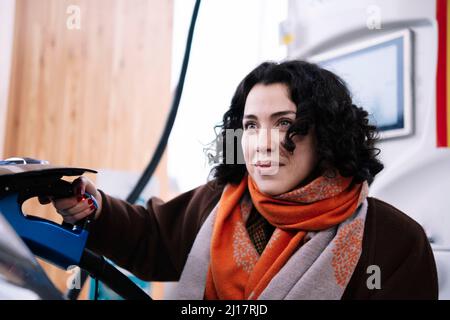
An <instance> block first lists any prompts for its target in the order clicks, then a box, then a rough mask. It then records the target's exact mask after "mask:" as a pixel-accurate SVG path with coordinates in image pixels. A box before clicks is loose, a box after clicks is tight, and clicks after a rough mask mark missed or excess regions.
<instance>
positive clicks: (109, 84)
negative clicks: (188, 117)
mask: <svg viewBox="0 0 450 320" xmlns="http://www.w3.org/2000/svg"><path fill="white" fill-rule="evenodd" d="M70 5H76V6H78V7H79V9H80V13H81V20H80V22H81V24H80V26H81V29H79V30H77V29H72V30H71V29H69V28H68V27H67V20H68V19H70V18H71V17H73V16H72V15H71V14H68V13H67V9H68V7H69V6H70ZM172 16H173V1H172V0H39V1H36V0H17V2H16V17H15V37H14V50H13V65H12V71H11V72H12V77H11V84H10V94H9V104H8V110H7V125H6V133H5V142H4V145H5V146H4V157H5V158H6V157H11V156H28V157H35V158H38V159H46V160H49V161H50V162H51V163H52V164H57V165H68V166H81V167H88V168H106V169H114V170H129V171H136V172H140V171H141V170H143V168H144V167H145V165H146V164H147V162H148V160H149V159H150V157H151V155H152V154H153V150H154V148H155V147H156V143H157V141H158V139H159V137H160V134H161V132H162V128H163V126H164V123H165V119H166V116H167V110H168V107H169V105H170V101H171V92H170V67H171V41H172ZM156 177H157V178H158V181H159V185H160V187H161V194H160V196H161V197H162V198H163V199H164V198H165V195H166V194H167V192H168V182H167V180H168V179H167V174H166V157H164V158H163V161H162V162H161V164H160V166H159V168H158V171H157V173H156ZM27 205H28V204H27ZM38 207H39V206H38V205H36V203H31V204H29V208H31V209H28V210H33V209H36V210H38V211H39V210H40V209H37V208H38ZM41 207H42V206H41ZM41 215H44V216H46V217H49V218H51V219H53V220H58V219H59V218H58V217H57V215H56V213H55V212H54V211H53V210H51V209H50V208H47V209H45V210H44V211H43V212H42V213H41ZM45 268H46V269H47V272H48V274H49V275H50V277H51V278H52V279H53V280H54V282H55V283H56V284H57V286H58V287H59V288H60V289H61V290H62V291H65V286H66V285H65V282H66V277H67V273H66V272H64V271H61V270H58V269H56V268H54V267H52V266H49V265H46V266H45Z"/></svg>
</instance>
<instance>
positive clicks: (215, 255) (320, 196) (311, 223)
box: [205, 176, 364, 300]
mask: <svg viewBox="0 0 450 320" xmlns="http://www.w3.org/2000/svg"><path fill="white" fill-rule="evenodd" d="M351 182H352V178H344V177H341V176H336V177H334V178H327V177H325V176H321V177H319V178H317V179H315V180H314V181H312V182H311V183H309V184H308V185H306V186H304V187H301V188H298V189H296V190H294V191H291V192H288V193H284V194H282V195H279V196H274V197H271V196H268V195H266V194H264V193H262V192H260V191H259V190H258V188H257V186H256V184H255V182H254V181H253V179H251V177H250V176H245V177H244V178H243V179H242V181H241V183H240V184H239V185H231V184H229V185H227V188H225V190H224V193H223V194H222V197H221V199H220V203H219V209H218V212H217V217H216V221H215V224H214V228H213V234H212V239H211V252H210V253H211V260H210V265H209V269H208V274H207V278H206V288H205V299H208V300H209V299H211V300H212V299H240V300H242V299H257V298H258V296H259V295H260V294H261V292H262V291H263V290H264V289H265V288H266V286H267V285H268V284H269V282H270V280H271V279H272V278H273V277H274V276H275V275H276V274H277V273H278V272H279V271H280V269H281V268H282V267H283V266H284V264H285V263H286V262H287V261H288V259H289V258H290V257H291V256H292V255H293V254H294V253H295V251H296V250H297V249H298V248H299V247H300V246H301V245H302V244H303V239H304V236H305V235H306V233H307V232H308V231H319V230H324V229H328V228H330V227H332V226H334V225H337V224H340V223H341V222H343V221H344V220H346V219H347V218H349V217H350V216H352V215H353V214H354V213H355V211H356V209H357V207H358V205H359V204H360V203H361V202H362V201H363V200H364V195H363V194H364V192H361V191H362V184H353V185H352V184H351ZM247 190H248V191H249V192H250V196H251V200H252V202H253V205H254V206H255V207H256V209H257V210H258V212H259V213H260V214H262V215H263V216H264V218H266V220H267V221H268V222H269V223H270V224H272V225H274V226H275V227H276V229H275V231H274V233H273V234H272V237H271V238H270V240H269V242H268V243H267V245H266V248H265V249H264V251H263V253H262V255H261V256H259V255H258V253H257V252H256V250H255V248H254V246H253V244H252V242H251V240H250V238H249V236H248V233H247V230H246V229H245V221H244V220H243V217H242V212H241V206H240V205H239V204H240V201H241V198H242V197H243V195H244V193H245V192H246V191H247Z"/></svg>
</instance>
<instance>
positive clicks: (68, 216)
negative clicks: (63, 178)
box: [39, 176, 102, 224]
mask: <svg viewBox="0 0 450 320" xmlns="http://www.w3.org/2000/svg"><path fill="white" fill-rule="evenodd" d="M72 186H73V192H74V196H73V197H70V198H63V199H44V198H39V202H40V203H41V204H47V203H50V201H51V202H52V203H53V205H54V206H55V208H56V211H57V212H58V213H59V214H60V215H61V216H62V217H63V220H64V222H68V223H70V224H75V223H76V222H77V221H80V220H82V219H84V218H86V217H88V216H90V215H91V214H92V213H93V212H94V210H95V206H94V203H93V201H92V200H91V199H88V198H85V197H84V194H85V193H86V192H87V193H89V194H91V195H92V196H93V197H94V198H95V200H96V201H97V204H98V208H97V211H96V212H95V217H94V219H97V218H98V217H99V215H100V213H101V211H102V197H101V194H100V192H98V190H97V188H96V187H95V185H94V184H93V183H92V181H90V180H89V179H88V178H86V177H83V176H81V177H79V178H77V179H75V180H74V181H73V183H72Z"/></svg>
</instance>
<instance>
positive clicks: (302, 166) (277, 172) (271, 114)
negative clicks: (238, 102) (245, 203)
mask: <svg viewBox="0 0 450 320" xmlns="http://www.w3.org/2000/svg"><path fill="white" fill-rule="evenodd" d="M296 110H297V108H296V106H295V104H294V102H292V101H291V100H290V97H289V91H288V87H287V86H286V85H285V84H281V83H275V84H269V85H264V84H257V85H255V86H254V87H253V88H252V89H251V91H250V92H249V94H248V96H247V100H246V102H245V108H244V116H243V120H242V121H243V128H244V133H243V136H242V149H243V151H244V159H245V165H246V167H247V171H248V173H249V175H250V176H251V177H252V178H253V180H254V181H255V183H256V185H257V186H258V188H259V190H260V191H261V192H263V193H266V194H268V195H279V194H282V193H285V192H287V191H291V190H292V189H294V188H295V187H297V186H298V185H299V184H302V183H303V182H305V179H307V178H309V176H310V174H311V173H312V171H313V170H314V168H315V166H316V163H317V153H316V141H315V136H314V134H313V133H312V132H313V131H312V130H310V131H309V133H308V135H306V136H299V135H295V136H294V137H293V138H292V141H293V142H294V143H295V150H294V152H293V154H290V153H289V152H288V151H287V150H286V149H284V148H283V147H282V146H281V142H282V141H284V136H285V134H286V131H287V129H288V128H289V126H290V125H291V124H292V123H293V122H294V121H295V118H296Z"/></svg>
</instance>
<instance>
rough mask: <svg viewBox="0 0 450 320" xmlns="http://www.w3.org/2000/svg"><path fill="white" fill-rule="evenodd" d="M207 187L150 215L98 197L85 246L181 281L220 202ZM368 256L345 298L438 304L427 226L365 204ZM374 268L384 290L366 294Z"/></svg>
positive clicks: (142, 273) (151, 208)
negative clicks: (99, 205)
mask: <svg viewBox="0 0 450 320" xmlns="http://www.w3.org/2000/svg"><path fill="white" fill-rule="evenodd" d="M222 190H223V187H221V186H218V185H217V184H216V183H215V181H210V182H208V183H207V184H205V185H202V186H200V187H198V188H196V189H193V190H191V191H188V192H186V193H183V194H181V195H179V196H178V197H176V198H174V199H172V200H171V201H168V202H166V203H164V202H163V201H162V200H160V199H158V198H156V197H152V198H151V199H150V200H149V201H148V203H147V209H146V208H144V207H142V206H137V205H130V204H128V203H127V202H125V201H122V200H119V199H115V198H113V197H110V196H108V195H106V194H104V193H103V192H101V194H102V197H103V209H102V210H103V211H102V214H101V215H100V217H99V219H98V220H97V221H95V222H94V223H93V225H92V229H91V235H90V238H89V243H88V246H89V247H90V248H91V249H93V250H94V251H96V252H97V253H99V254H102V255H104V256H106V257H108V258H109V259H111V260H112V261H114V262H115V263H117V264H118V265H119V266H121V267H123V268H125V269H127V270H130V271H131V272H132V273H134V274H135V275H136V276H138V277H140V278H142V279H144V280H149V281H150V280H152V281H176V280H178V279H179V277H180V275H181V272H182V270H183V266H184V264H185V262H186V259H187V256H188V254H189V251H190V249H191V247H192V245H193V243H194V240H195V237H196V235H197V233H198V231H199V230H200V227H201V226H202V224H203V222H204V221H205V220H206V218H207V216H208V214H209V213H210V212H211V210H212V209H213V207H214V206H215V205H216V204H217V202H218V201H219V199H220V196H221V193H222ZM368 204H369V205H368V211H367V217H366V224H365V230H364V238H363V250H362V253H361V257H360V260H359V262H358V264H357V266H356V269H355V272H354V273H353V276H352V278H351V279H350V282H349V284H348V286H347V288H346V290H345V292H344V295H343V297H342V298H343V299H437V297H438V281H437V271H436V265H435V260H434V256H433V252H432V250H431V247H430V245H429V242H428V239H427V237H426V235H425V232H424V230H423V229H422V227H421V226H420V225H419V224H418V223H417V222H415V221H414V220H413V219H411V218H410V217H408V216H407V215H405V214H404V213H402V212H401V211H399V210H397V209H396V208H394V207H392V206H391V205H389V204H387V203H385V202H383V201H380V200H378V199H375V198H368ZM370 265H376V266H379V268H380V271H381V289H372V290H370V289H368V287H367V279H368V278H369V277H370V276H371V275H372V274H373V272H369V273H368V272H367V268H368V267H369V266H370Z"/></svg>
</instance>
